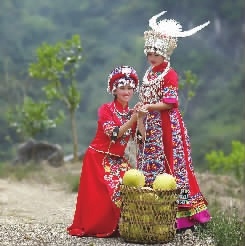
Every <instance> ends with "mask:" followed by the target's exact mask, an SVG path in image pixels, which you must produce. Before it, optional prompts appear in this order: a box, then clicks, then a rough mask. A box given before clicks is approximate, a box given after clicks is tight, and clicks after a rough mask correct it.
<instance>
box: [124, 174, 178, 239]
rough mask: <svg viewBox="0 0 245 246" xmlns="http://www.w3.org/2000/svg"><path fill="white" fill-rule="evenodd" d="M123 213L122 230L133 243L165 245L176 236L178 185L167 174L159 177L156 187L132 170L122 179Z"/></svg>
mask: <svg viewBox="0 0 245 246" xmlns="http://www.w3.org/2000/svg"><path fill="white" fill-rule="evenodd" d="M121 193H122V210H121V220H120V223H119V230H120V234H121V236H122V238H124V239H125V241H129V242H138V243H141V242H143V243H163V242H169V241H171V240H173V239H174V236H175V219H176V212H177V203H176V201H177V196H178V195H177V183H176V180H175V178H174V177H173V176H172V175H170V174H167V173H164V174H159V175H157V176H156V178H155V180H154V182H153V184H152V187H147V186H145V176H144V174H143V172H141V171H140V170H137V169H130V170H128V171H127V172H126V173H125V174H124V177H123V180H122V187H121Z"/></svg>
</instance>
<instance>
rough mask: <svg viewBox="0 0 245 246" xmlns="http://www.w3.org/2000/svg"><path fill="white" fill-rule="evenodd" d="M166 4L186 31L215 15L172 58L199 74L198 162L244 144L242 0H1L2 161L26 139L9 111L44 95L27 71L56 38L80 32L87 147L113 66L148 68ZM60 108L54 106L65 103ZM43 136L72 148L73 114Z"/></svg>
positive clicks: (82, 127) (82, 126)
mask: <svg viewBox="0 0 245 246" xmlns="http://www.w3.org/2000/svg"><path fill="white" fill-rule="evenodd" d="M162 10H167V11H168V12H167V13H166V14H165V16H164V18H165V17H166V18H174V19H176V20H178V21H180V23H181V24H182V26H183V29H184V30H187V29H189V28H191V27H193V26H196V25H199V24H202V23H204V22H206V21H207V20H210V21H211V24H210V25H209V26H208V27H207V28H205V29H204V30H202V31H201V32H199V33H197V34H196V35H194V36H192V37H188V38H184V39H180V40H179V47H178V48H177V49H176V50H175V52H174V54H173V55H172V58H171V63H172V66H173V67H174V68H175V70H176V71H177V72H178V73H179V76H180V79H181V78H182V77H183V76H184V72H185V71H186V70H190V71H192V72H193V73H194V74H195V75H196V76H197V79H198V87H197V89H196V95H195V97H193V99H192V101H191V103H190V105H188V111H186V112H185V114H184V118H185V122H186V125H187V128H188V131H189V134H190V137H191V143H192V155H193V159H194V165H195V166H197V167H198V168H206V167H208V163H206V159H205V154H206V153H208V152H211V151H216V150H217V151H218V150H222V151H224V155H225V154H227V153H229V152H230V151H231V142H232V141H233V140H235V141H240V142H242V143H244V134H243V130H244V81H245V77H244V71H245V70H244V65H245V62H244V33H245V22H244V13H245V12H244V10H245V9H244V1H243V0H236V1H229V0H222V1H221V0H217V1H211V0H206V1H196V0H189V1H186V0H182V1H177V0H171V1H170V0H165V1H164V2H163V1H148V0H133V1H132V0H130V1H129V0H124V1H123V0H118V1H111V0H104V1H100V0H83V1H79V0H71V1H65V0H52V1H50V0H42V1H33V0H22V1H18V0H1V8H0V33H1V39H0V52H1V60H0V80H1V83H0V101H1V109H0V110H1V114H0V123H1V128H0V139H1V141H0V158H1V161H6V160H12V159H13V158H14V154H15V151H16V145H17V144H18V143H20V141H21V140H22V139H20V138H19V136H18V134H17V133H16V132H15V130H14V129H13V128H11V127H10V125H9V123H8V120H7V116H6V112H7V110H8V109H9V108H11V107H13V106H14V105H19V104H21V103H23V100H24V96H30V97H32V98H35V99H36V100H38V99H40V100H41V99H42V97H43V92H42V90H41V88H42V87H43V85H44V83H43V82H42V81H37V80H34V79H32V78H30V77H29V75H28V67H29V65H30V64H31V63H33V62H35V59H36V57H35V54H36V49H37V48H38V47H39V46H40V45H41V44H42V43H43V42H46V43H49V44H55V43H57V42H59V41H64V40H66V39H70V38H71V37H72V36H73V35H75V34H78V35H79V36H80V37H81V42H82V56H83V60H82V63H81V66H80V68H79V70H78V73H77V81H78V85H77V86H78V88H79V90H80V92H81V101H80V105H79V108H78V112H77V114H76V120H77V128H78V130H77V132H78V143H79V147H78V148H79V151H81V152H83V151H84V150H85V149H86V148H87V146H88V145H89V143H90V141H91V140H92V138H93V136H94V133H95V130H96V126H97V123H96V119H97V108H98V106H99V105H100V104H102V103H104V102H107V101H109V100H111V96H110V95H108V94H107V92H106V86H107V84H106V83H107V76H108V74H109V72H110V71H111V70H112V68H113V67H114V66H117V65H122V64H127V65H131V66H134V67H135V68H136V70H137V71H138V74H139V76H140V77H141V78H142V77H143V75H144V71H145V69H146V68H147V63H146V59H145V56H144V54H143V45H144V42H143V32H144V31H145V30H146V29H148V20H149V18H150V17H151V16H152V15H155V14H157V13H158V12H160V11H162ZM136 100H137V98H136V99H135V101H136ZM133 103H134V102H133ZM133 103H132V104H133ZM53 107H54V108H53V112H55V111H58V110H59V108H60V105H59V103H57V104H55V105H53ZM36 138H37V139H40V140H47V141H50V142H53V143H58V144H60V145H61V146H62V147H63V148H64V150H65V153H66V154H70V153H71V152H72V135H71V127H70V119H69V117H67V118H65V120H64V122H63V123H62V124H60V125H58V126H57V127H56V128H52V129H49V130H48V131H46V132H44V133H42V134H39V135H38V136H36ZM209 162H210V160H209Z"/></svg>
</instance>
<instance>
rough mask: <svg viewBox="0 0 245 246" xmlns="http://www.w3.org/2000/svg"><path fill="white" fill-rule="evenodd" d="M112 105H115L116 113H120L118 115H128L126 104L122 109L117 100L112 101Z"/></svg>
mask: <svg viewBox="0 0 245 246" xmlns="http://www.w3.org/2000/svg"><path fill="white" fill-rule="evenodd" d="M114 104H115V109H116V110H117V111H118V112H120V113H128V111H129V107H128V104H127V105H126V106H125V107H123V105H122V104H121V103H120V102H119V101H118V100H117V99H115V100H114Z"/></svg>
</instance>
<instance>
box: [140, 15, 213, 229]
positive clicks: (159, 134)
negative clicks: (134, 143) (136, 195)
mask: <svg viewBox="0 0 245 246" xmlns="http://www.w3.org/2000/svg"><path fill="white" fill-rule="evenodd" d="M163 13H165V12H162V13H160V14H158V15H156V16H153V17H152V18H151V19H150V21H149V25H150V27H151V28H152V29H151V30H149V31H146V32H145V33H144V38H145V46H144V53H145V54H146V56H147V60H148V62H149V63H150V67H149V69H148V70H147V71H146V73H145V76H144V78H143V82H142V85H141V87H140V100H141V102H142V103H143V104H144V106H143V110H147V111H148V114H147V117H146V119H145V127H146V139H145V141H144V142H143V143H142V144H140V146H139V153H138V163H137V167H138V169H140V170H142V171H143V172H144V174H145V176H146V182H147V184H148V185H151V184H152V182H153V181H154V179H155V177H156V175H158V174H160V173H164V172H167V173H170V174H172V175H173V176H175V178H176V180H177V184H178V188H180V190H181V192H180V195H179V199H178V212H177V222H176V226H177V229H179V230H181V229H183V230H184V228H193V227H194V225H195V224H197V223H206V222H208V221H209V220H210V214H209V212H208V210H207V201H206V199H205V198H204V196H203V195H202V193H201V191H200V188H199V185H198V183H197V179H196V177H195V173H194V169H193V165H192V158H191V147H190V140H189V136H188V134H187V129H186V127H185V124H184V122H183V119H182V116H181V113H180V110H179V108H178V75H177V73H176V72H175V71H174V69H173V68H171V66H170V55H171V54H172V52H173V50H174V49H175V48H176V47H177V38H178V37H185V36H189V35H192V34H193V33H195V32H197V31H199V30H201V29H202V28H203V27H205V26H206V25H208V24H209V22H207V23H205V24H203V25H201V26H198V27H196V28H194V29H192V30H190V31H186V32H182V31H181V26H180V24H179V23H178V22H176V21H174V20H162V21H160V22H158V23H157V22H156V19H157V18H158V17H159V16H160V15H162V14H163Z"/></svg>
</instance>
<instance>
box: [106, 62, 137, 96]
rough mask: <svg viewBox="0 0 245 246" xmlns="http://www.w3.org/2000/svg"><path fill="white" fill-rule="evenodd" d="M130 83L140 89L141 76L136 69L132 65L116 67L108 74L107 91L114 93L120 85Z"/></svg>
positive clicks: (135, 88)
mask: <svg viewBox="0 0 245 246" xmlns="http://www.w3.org/2000/svg"><path fill="white" fill-rule="evenodd" d="M128 84H129V85H130V86H131V87H132V88H134V90H135V91H138V86H139V78H138V75H137V73H136V71H135V69H134V68H133V67H130V66H120V67H116V68H114V69H113V70H112V72H111V73H110V74H109V76H108V86H107V92H109V93H112V92H113V91H114V90H115V89H116V88H117V87H118V86H120V85H121V86H124V85H128Z"/></svg>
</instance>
